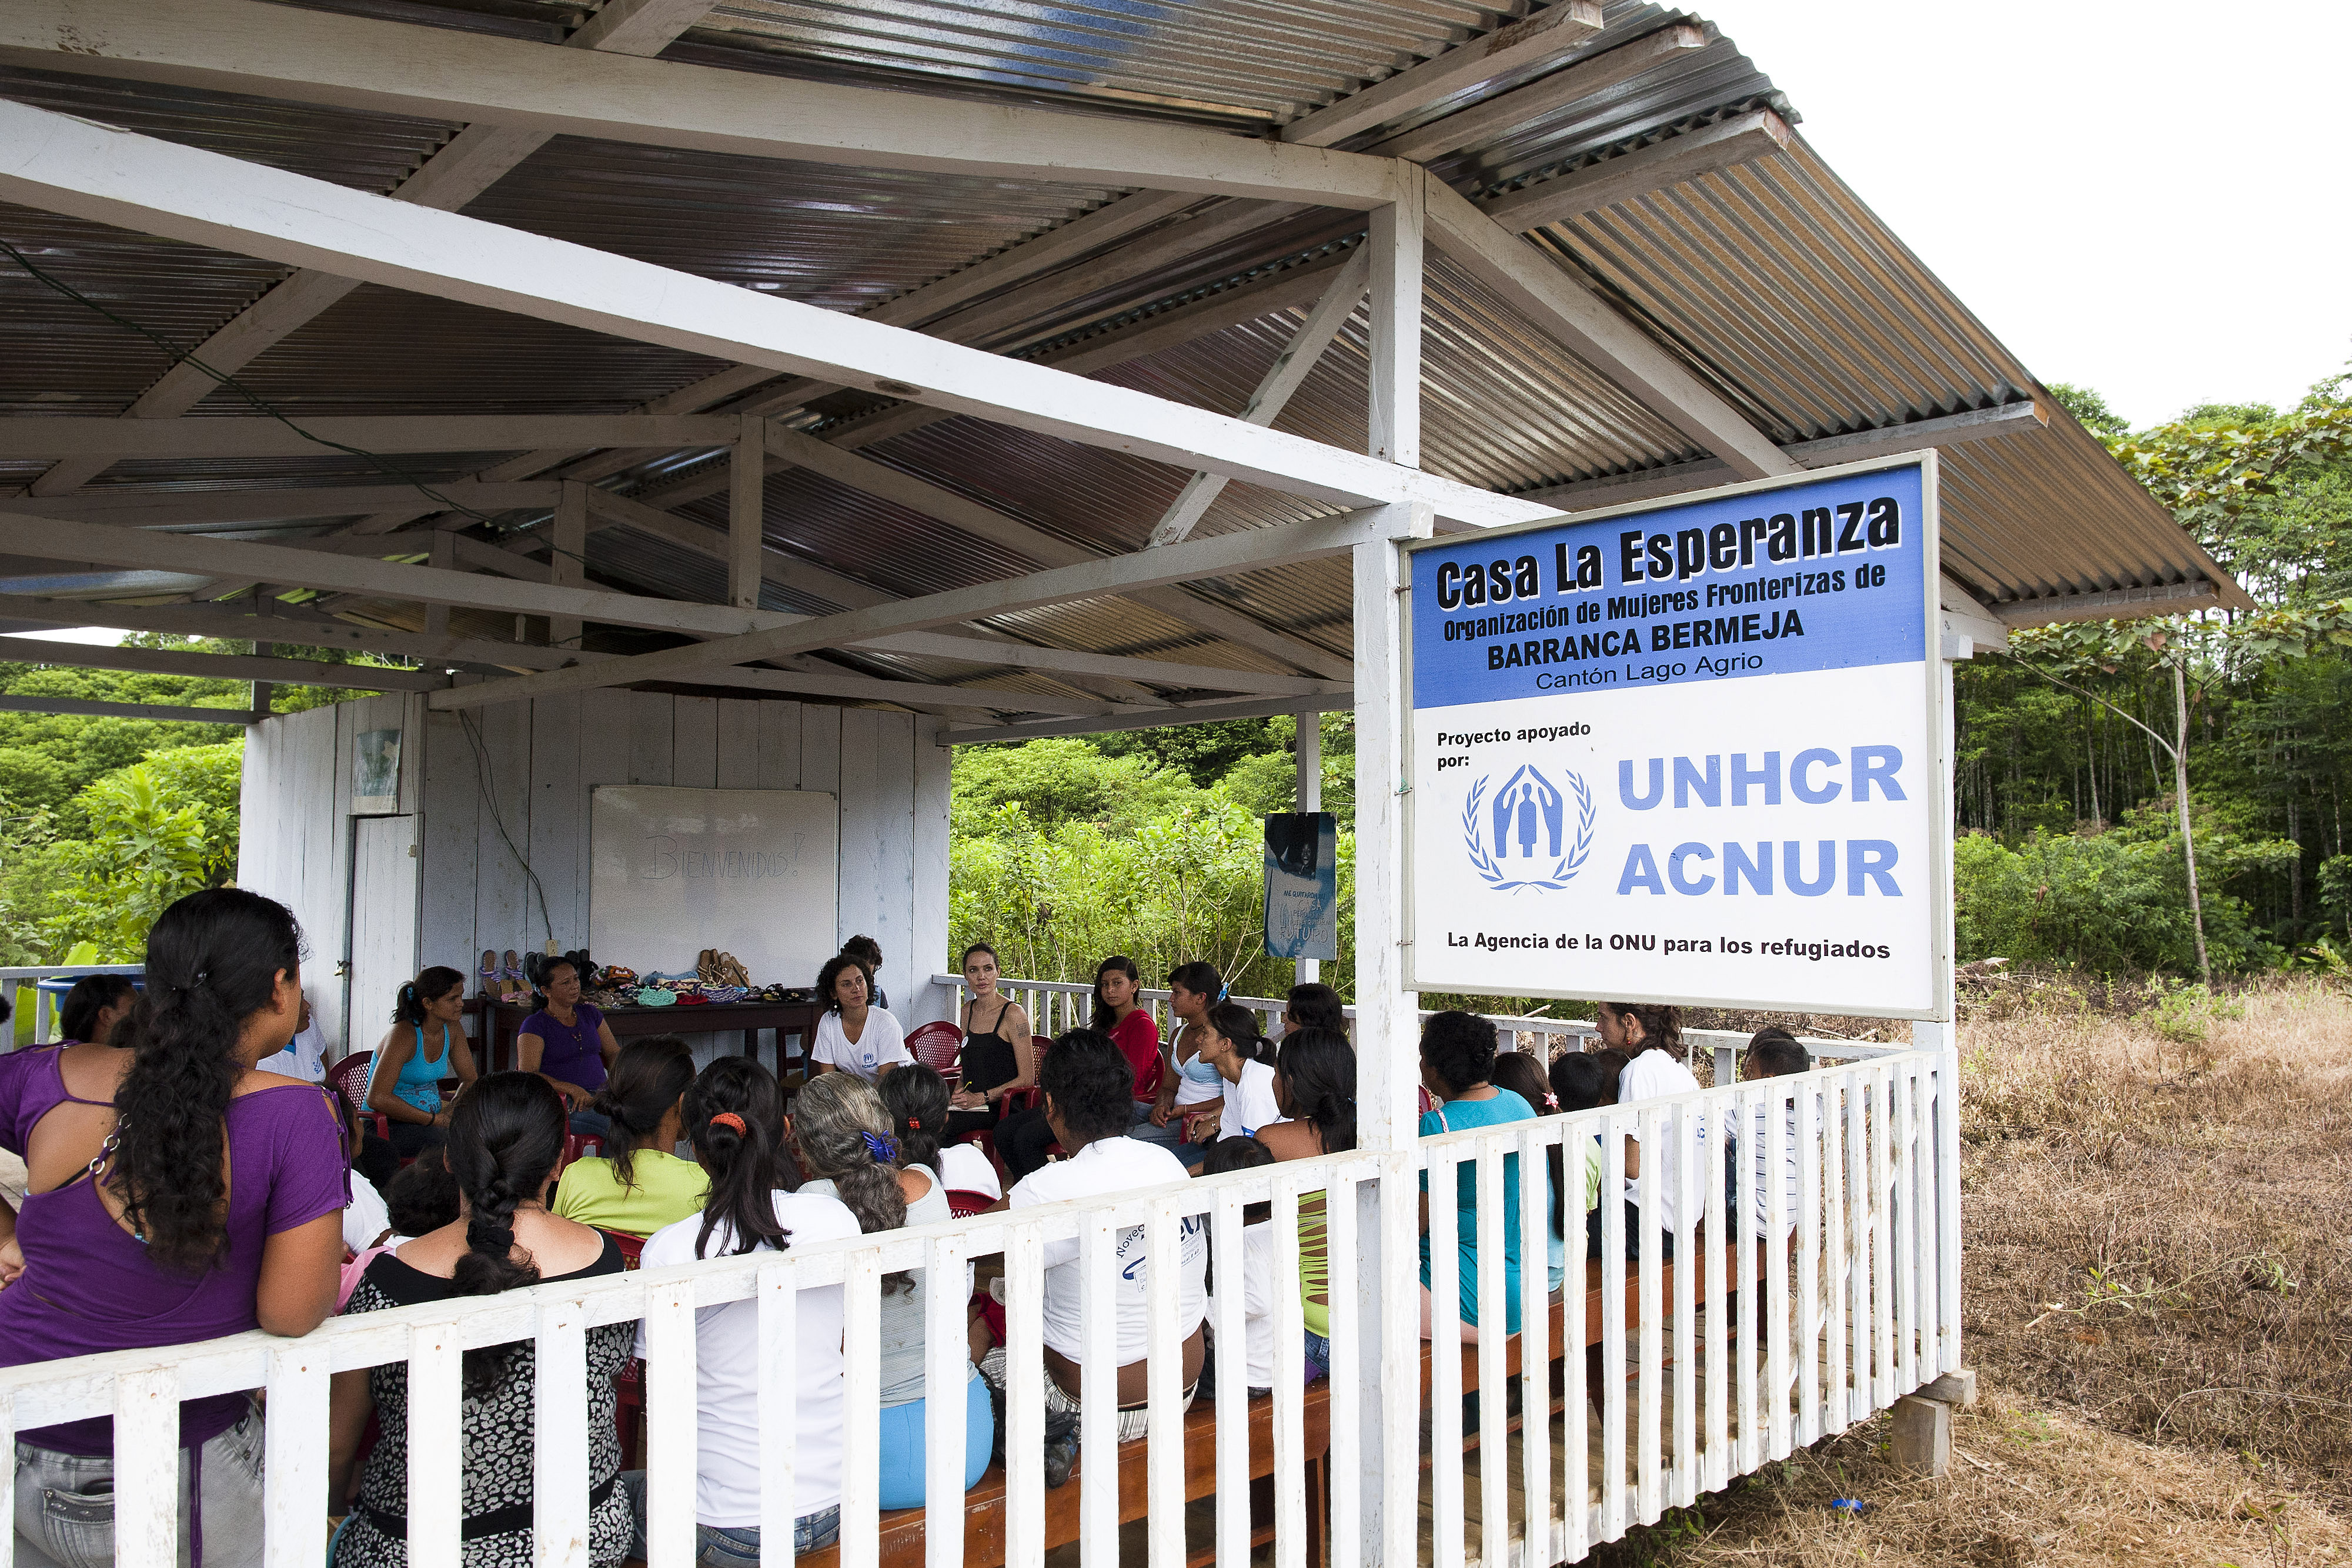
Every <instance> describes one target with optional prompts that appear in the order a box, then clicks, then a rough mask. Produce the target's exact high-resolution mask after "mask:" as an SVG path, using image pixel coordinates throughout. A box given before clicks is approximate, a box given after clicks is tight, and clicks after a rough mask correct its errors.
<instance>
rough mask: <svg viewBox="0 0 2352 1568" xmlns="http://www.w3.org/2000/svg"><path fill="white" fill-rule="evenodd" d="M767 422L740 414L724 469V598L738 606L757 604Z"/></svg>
mask: <svg viewBox="0 0 2352 1568" xmlns="http://www.w3.org/2000/svg"><path fill="white" fill-rule="evenodd" d="M767 431H768V423H767V421H766V420H764V419H762V418H761V417H760V416H759V415H757V414H749V413H747V414H745V415H744V416H743V433H742V434H740V435H739V436H737V437H736V438H735V456H734V460H733V461H732V462H731V463H730V465H729V466H728V471H727V602H728V603H730V604H732V605H734V606H736V607H737V608H738V609H741V610H757V609H758V608H759V607H760V539H761V534H762V532H763V530H764V529H765V528H766V524H767V505H768V440H767Z"/></svg>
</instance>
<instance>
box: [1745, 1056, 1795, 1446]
mask: <svg viewBox="0 0 2352 1568" xmlns="http://www.w3.org/2000/svg"><path fill="white" fill-rule="evenodd" d="M1784 1094H1785V1091H1784V1090H1783V1089H1782V1088H1781V1087H1780V1081H1779V1080H1778V1079H1770V1078H1768V1079H1765V1080H1763V1081H1762V1082H1759V1084H1758V1085H1757V1086H1756V1099H1757V1106H1756V1113H1755V1114H1751V1115H1750V1117H1749V1118H1748V1121H1747V1122H1745V1123H1744V1124H1743V1125H1745V1126H1747V1127H1748V1128H1750V1129H1751V1130H1753V1131H1759V1132H1760V1133H1761V1134H1762V1135H1763V1136H1762V1143H1763V1149H1764V1160H1763V1166H1764V1169H1763V1173H1762V1174H1761V1175H1760V1176H1757V1180H1758V1181H1759V1182H1760V1183H1761V1184H1762V1186H1763V1189H1764V1190H1763V1192H1762V1194H1761V1196H1762V1197H1763V1199H1764V1230H1765V1236H1764V1272H1765V1281H1764V1308H1765V1312H1766V1314H1767V1318H1768V1321H1767V1322H1766V1325H1765V1340H1764V1343H1765V1345H1766V1362H1765V1364H1766V1376H1765V1379H1764V1387H1765V1400H1766V1406H1765V1408H1766V1411H1767V1413H1768V1416H1769V1421H1770V1425H1769V1427H1768V1428H1767V1432H1768V1437H1767V1445H1766V1449H1765V1451H1766V1452H1767V1453H1768V1454H1769V1455H1770V1456H1771V1457H1772V1458H1776V1459H1785V1458H1788V1457H1789V1452H1790V1449H1789V1377H1790V1355H1789V1351H1790V1346H1789V1225H1790V1220H1791V1219H1792V1218H1794V1217H1793V1216H1791V1215H1790V1213H1789V1178H1788V1159H1789V1154H1790V1149H1789V1118H1788V1115H1787V1113H1786V1112H1785V1111H1784V1110H1783V1108H1782V1104H1781V1102H1782V1099H1783V1098H1784ZM1759 1116H1760V1117H1761V1122H1760V1124H1759V1120H1758V1117H1759ZM1742 1163H1743V1164H1748V1168H1749V1170H1750V1171H1751V1172H1752V1171H1753V1170H1754V1168H1755V1166H1754V1165H1753V1163H1752V1162H1742ZM1741 1207H1748V1208H1752V1207H1753V1206H1752V1205H1749V1204H1743V1205H1741Z"/></svg>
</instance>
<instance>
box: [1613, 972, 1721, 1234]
mask: <svg viewBox="0 0 2352 1568" xmlns="http://www.w3.org/2000/svg"><path fill="white" fill-rule="evenodd" d="M1592 1021H1593V1022H1595V1023H1597V1024H1599V1025H1600V1026H1601V1042H1602V1043H1603V1044H1604V1045H1605V1046H1607V1047H1608V1050H1607V1051H1603V1052H1601V1054H1602V1055H1604V1056H1606V1055H1608V1054H1610V1053H1611V1052H1613V1051H1622V1052H1623V1053H1624V1056H1625V1065H1624V1069H1623V1071H1621V1072H1620V1073H1619V1074H1618V1075H1617V1101H1618V1103H1621V1104H1625V1103H1632V1102H1633V1101H1635V1100H1654V1099H1657V1098H1659V1097H1660V1096H1662V1095H1667V1094H1695V1093H1696V1092H1698V1080H1697V1079H1696V1078H1694V1077H1692V1076H1691V1070H1690V1069H1689V1068H1688V1067H1685V1065H1684V1064H1683V1063H1682V1062H1680V1061H1676V1060H1675V1051H1679V1050H1680V1049H1681V1048H1682V1043H1683V1031H1682V1019H1681V1015H1680V1014H1678V1013H1677V1012H1675V1009H1672V1008H1670V1007H1661V1006H1655V1005H1652V1004H1648V1003H1634V1002H1601V1003H1597V1004H1596V1005H1595V1006H1594V1008H1593V1012H1592ZM1664 1131H1665V1146H1664V1148H1662V1149H1660V1150H1659V1151H1658V1183H1657V1198H1656V1208H1657V1221H1658V1255H1659V1256H1660V1257H1662V1258H1664V1259H1665V1260H1667V1261H1669V1262H1671V1261H1673V1260H1674V1256H1675V1198H1674V1193H1675V1147H1676V1145H1677V1144H1678V1143H1679V1142H1680V1131H1681V1130H1680V1127H1679V1125H1678V1124H1677V1117H1676V1116H1675V1115H1674V1114H1670V1115H1669V1116H1668V1117H1667V1119H1666V1125H1665V1129H1664ZM1698 1141H1699V1144H1700V1145H1701V1150H1700V1152H1701V1153H1702V1154H1704V1153H1705V1152H1706V1151H1705V1145H1706V1118H1705V1117H1701V1118H1699V1124H1698ZM1641 1178H1642V1139H1641V1136H1640V1134H1635V1133H1628V1134H1625V1256H1626V1257H1628V1258H1637V1257H1639V1256H1640V1255H1641V1251H1642V1179H1641ZM1589 1224H1590V1226H1591V1233H1590V1236H1589V1238H1588V1246H1589V1248H1590V1252H1591V1256H1592V1257H1595V1258H1598V1257H1600V1256H1601V1211H1600V1210H1599V1209H1598V1208H1595V1209H1594V1210H1593V1211H1592V1213H1591V1216H1590V1217H1589Z"/></svg>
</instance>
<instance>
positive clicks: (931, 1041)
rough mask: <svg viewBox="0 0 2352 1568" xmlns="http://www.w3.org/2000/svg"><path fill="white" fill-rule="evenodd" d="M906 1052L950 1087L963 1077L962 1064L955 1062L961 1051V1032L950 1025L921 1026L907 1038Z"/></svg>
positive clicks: (943, 1023)
mask: <svg viewBox="0 0 2352 1568" xmlns="http://www.w3.org/2000/svg"><path fill="white" fill-rule="evenodd" d="M907 1050H908V1051H909V1052H910V1053H911V1054H912V1055H913V1056H914V1058H915V1060H916V1061H919V1062H921V1063H922V1064H923V1065H924V1066H926V1067H928V1068H930V1069H932V1070H933V1071H936V1072H938V1073H939V1075H940V1077H942V1078H944V1079H946V1080H947V1081H948V1082H949V1084H950V1086H951V1087H952V1086H953V1085H954V1084H955V1083H956V1082H959V1081H960V1080H961V1078H962V1077H963V1064H962V1063H961V1061H958V1060H957V1058H958V1056H959V1055H961V1052H962V1050H963V1030H960V1029H958V1028H957V1027H956V1026H955V1025H953V1024H951V1023H946V1022H940V1023H927V1024H925V1025H923V1026H922V1027H921V1028H920V1029H919V1030H916V1031H915V1032H914V1033H912V1034H910V1035H908V1037H907Z"/></svg>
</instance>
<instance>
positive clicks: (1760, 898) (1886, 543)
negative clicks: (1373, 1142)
mask: <svg viewBox="0 0 2352 1568" xmlns="http://www.w3.org/2000/svg"><path fill="white" fill-rule="evenodd" d="M1924 511H1925V507H1924V479H1923V475H1922V471H1921V469H1920V468H1919V467H1918V466H1916V465H1912V466H1905V467H1897V468H1891V469H1880V470H1874V471H1867V472H1861V473H1850V474H1845V475H1842V476H1837V477H1834V478H1826V479H1822V480H1819V481H1806V482H1800V483H1797V484H1794V485H1790V486H1779V487H1775V488H1772V489H1769V490H1764V491H1759V492H1748V493H1746V494H1741V495H1733V496H1726V497H1711V498H1709V499H1707V500H1704V501H1700V502H1695V503H1690V504H1687V505H1685V506H1681V507H1665V508H1660V509H1657V510H1655V511H1653V512H1648V513H1643V514H1639V515H1633V516H1626V517H1613V518H1604V519H1601V520H1599V521H1596V522H1593V523H1589V524H1568V525H1562V526H1560V527H1558V528H1545V529H1534V530H1527V531H1522V532H1517V533H1515V534H1511V535H1507V536H1503V537H1499V538H1485V539H1481V538H1468V539H1464V540H1461V541H1459V542H1454V541H1448V542H1447V543H1445V544H1444V545H1439V546H1434V547H1429V548H1424V549H1419V550H1417V551H1415V553H1414V555H1413V560H1412V606H1411V610H1412V701H1413V737H1412V743H1413V750H1412V777H1411V780H1410V782H1411V792H1410V797H1409V799H1410V806H1409V810H1410V813H1411V820H1412V870H1413V884H1412V947H1411V949H1410V951H1411V954H1412V973H1413V978H1414V981H1415V983H1416V984H1417V985H1418V986H1420V987H1421V988H1423V989H1434V990H1455V991H1469V992H1476V993H1484V994H1503V995H1543V994H1554V995H1559V996H1567V997H1578V998H1590V997H1594V996H1601V995H1608V996H1612V997H1632V996H1651V997H1676V998H1689V999H1693V1000H1701V999H1720V1000H1726V1001H1740V1002H1746V1003H1750V1004H1753V1005H1759V1006H1769V1005H1773V1004H1775V1003H1782V1004H1786V1005H1790V1006H1808V1007H1810V1006H1818V1005H1823V1004H1824V1003H1825V1001H1826V1000H1828V999H1832V998H1833V999H1835V1000H1836V1001H1837V1002H1838V1003H1839V1004H1840V1005H1843V1006H1846V1007H1850V1008H1853V1009H1858V1010H1859V1009H1872V1010H1881V1011H1890V1012H1900V1011H1913V1010H1925V1009H1927V1008H1928V1007H1929V1006H1930V1005H1931V1004H1932V1000H1933V998H1932V995H1931V991H1932V981H1933V975H1934V972H1935V956H1936V949H1937V943H1936V941H1935V939H1934V938H1935V925H1934V920H1935V906H1936V904H1937V898H1936V897H1935V886H1934V878H1933V874H1932V873H1933V871H1934V860H1933V857H1934V854H1935V844H1936V835H1935V833H1934V825H1935V824H1934V819H1933V817H1932V815H1931V813H1932V812H1933V811H1934V810H1936V809H1937V806H1936V801H1937V797H1938V796H1939V794H1940V790H1939V789H1937V777H1938V767H1937V756H1936V753H1935V750H1934V748H1933V746H1932V742H1931V731H1930V720H1931V712H1930V706H1929V702H1928V699H1927V679H1926V669H1925V662H1926V660H1927V653H1928V647H1927V635H1928V631H1927V627H1928V620H1927V604H1926V602H1925V598H1924V596H1925V594H1926V593H1927V590H1928V586H1929V585H1930V584H1932V583H1933V582H1934V581H1935V576H1934V574H1933V572H1932V571H1931V570H1929V569H1930V565H1931V562H1932V556H1933V548H1932V540H1929V539H1927V538H1925V528H1924V526H1923V522H1924V517H1923V514H1924Z"/></svg>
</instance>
